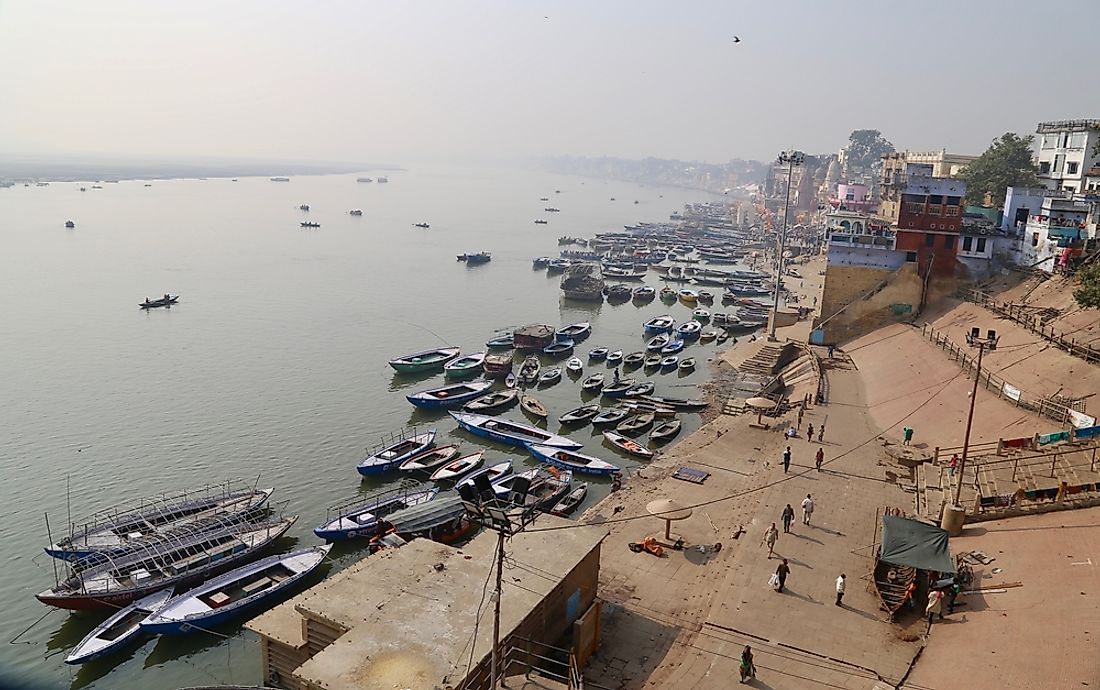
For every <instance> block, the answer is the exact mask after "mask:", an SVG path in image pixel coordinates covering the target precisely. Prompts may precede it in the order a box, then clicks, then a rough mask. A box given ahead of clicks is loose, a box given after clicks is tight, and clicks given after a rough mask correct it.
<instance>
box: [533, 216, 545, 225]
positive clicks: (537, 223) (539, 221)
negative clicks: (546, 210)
mask: <svg viewBox="0 0 1100 690" xmlns="http://www.w3.org/2000/svg"><path fill="white" fill-rule="evenodd" d="M546 223H547V221H546V220H544V219H542V218H536V219H535V225H546Z"/></svg>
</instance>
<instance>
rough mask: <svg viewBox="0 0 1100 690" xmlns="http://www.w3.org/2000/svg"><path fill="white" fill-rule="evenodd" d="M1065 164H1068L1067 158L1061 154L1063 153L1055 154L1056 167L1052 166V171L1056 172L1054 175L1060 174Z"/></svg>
mask: <svg viewBox="0 0 1100 690" xmlns="http://www.w3.org/2000/svg"><path fill="white" fill-rule="evenodd" d="M1065 162H1066V157H1065V155H1064V154H1061V153H1056V154H1054V165H1053V166H1051V170H1052V171H1054V174H1058V173H1060V172H1062V165H1063V164H1064V163H1065Z"/></svg>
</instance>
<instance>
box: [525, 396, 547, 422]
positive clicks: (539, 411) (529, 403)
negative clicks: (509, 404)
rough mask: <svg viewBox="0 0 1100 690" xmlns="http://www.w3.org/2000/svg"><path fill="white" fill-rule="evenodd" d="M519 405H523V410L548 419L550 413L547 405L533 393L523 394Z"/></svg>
mask: <svg viewBox="0 0 1100 690" xmlns="http://www.w3.org/2000/svg"><path fill="white" fill-rule="evenodd" d="M519 406H520V407H522V408H523V411H524V412H526V413H527V414H529V415H531V416H533V417H538V418H539V419H546V417H547V416H548V415H549V414H550V412H549V411H547V409H546V406H545V405H543V404H542V403H540V402H539V401H538V400H537V399H536V398H535V397H534V396H531V395H521V396H520V398H519Z"/></svg>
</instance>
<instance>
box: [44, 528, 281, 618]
mask: <svg viewBox="0 0 1100 690" xmlns="http://www.w3.org/2000/svg"><path fill="white" fill-rule="evenodd" d="M297 519H298V516H297V515H295V516H292V517H289V518H283V519H265V520H257V521H252V520H248V519H245V518H242V517H240V516H221V517H218V518H211V519H209V520H206V521H203V523H202V524H194V525H189V526H187V527H186V528H177V529H176V530H174V532H173V534H171V535H166V536H165V538H164V539H160V540H157V541H153V542H149V543H147V544H144V545H142V546H141V547H133V548H130V549H127V550H125V551H123V552H121V553H118V554H113V555H106V554H94V555H93V556H90V557H89V558H88V559H84V560H82V561H77V562H76V563H74V564H73V568H72V571H71V574H70V575H69V576H68V577H67V578H65V579H64V580H62V581H60V582H58V583H57V584H56V585H55V586H54V587H52V588H50V589H48V590H45V591H43V592H39V593H38V594H36V595H35V597H36V598H37V599H38V600H39V601H41V602H42V603H43V604H46V605H47V606H55V607H57V608H63V609H72V610H79V611H85V610H102V609H109V608H115V607H121V606H126V605H127V604H129V603H131V602H133V601H136V600H138V599H141V598H142V597H145V596H148V595H150V594H152V593H153V592H157V591H160V590H162V589H168V588H181V587H190V586H192V585H194V584H196V583H199V582H202V581H203V580H206V579H207V578H210V577H213V576H215V575H217V574H219V573H222V572H225V571H226V570H229V569H231V568H234V567H236V566H237V565H240V564H241V563H245V562H248V561H251V560H252V559H253V558H255V557H256V556H257V555H258V554H259V553H260V552H261V551H262V550H263V549H265V548H266V547H267V546H268V545H270V544H271V543H272V542H273V541H274V540H276V539H278V538H279V537H280V536H282V535H283V534H284V533H286V531H287V530H288V529H290V527H291V525H293V524H294V522H295V521H296V520H297ZM85 563H88V564H89V565H87V567H85Z"/></svg>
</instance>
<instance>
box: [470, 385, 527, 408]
mask: <svg viewBox="0 0 1100 690" xmlns="http://www.w3.org/2000/svg"><path fill="white" fill-rule="evenodd" d="M517 400H519V391H518V390H517V389H515V388H508V389H505V390H502V391H493V392H492V393H489V394H488V395H486V396H483V397H481V398H478V399H477V400H473V401H471V402H468V403H466V404H465V405H463V406H462V409H463V410H465V411H467V412H484V411H486V410H499V409H501V408H504V407H507V406H508V405H511V404H512V403H514V402H516V401H517Z"/></svg>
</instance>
